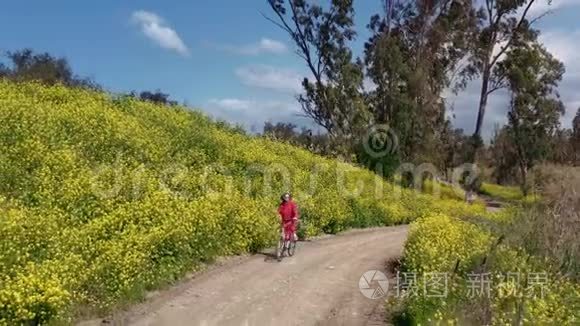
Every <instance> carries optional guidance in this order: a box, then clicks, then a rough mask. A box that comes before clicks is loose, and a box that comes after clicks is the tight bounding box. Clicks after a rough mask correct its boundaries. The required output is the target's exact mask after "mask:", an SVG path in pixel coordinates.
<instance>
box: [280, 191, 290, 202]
mask: <svg viewBox="0 0 580 326" xmlns="http://www.w3.org/2000/svg"><path fill="white" fill-rule="evenodd" d="M290 198H292V195H290V193H289V192H285V193H283V194H282V196H280V200H281V201H283V202H284V201H288V200H290Z"/></svg>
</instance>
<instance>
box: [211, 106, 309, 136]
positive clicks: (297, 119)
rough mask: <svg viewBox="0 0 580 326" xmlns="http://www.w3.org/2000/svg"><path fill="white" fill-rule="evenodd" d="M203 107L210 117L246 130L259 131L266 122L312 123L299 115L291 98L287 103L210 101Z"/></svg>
mask: <svg viewBox="0 0 580 326" xmlns="http://www.w3.org/2000/svg"><path fill="white" fill-rule="evenodd" d="M203 107H204V111H205V112H207V113H208V114H210V115H211V116H213V117H215V118H221V119H225V120H227V121H230V122H234V123H239V124H242V125H243V126H244V127H246V129H248V130H252V129H253V130H255V131H261V130H262V128H263V126H264V123H265V122H266V121H272V122H293V123H295V124H296V125H298V126H308V127H312V122H311V121H310V120H309V119H307V118H305V117H302V116H301V115H300V112H301V111H300V107H299V105H298V103H296V101H295V100H292V99H291V98H290V99H288V100H287V101H283V100H258V99H239V98H220V99H210V100H209V101H207V103H206V104H205V105H203Z"/></svg>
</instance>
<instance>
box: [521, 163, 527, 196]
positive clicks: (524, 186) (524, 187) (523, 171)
mask: <svg viewBox="0 0 580 326" xmlns="http://www.w3.org/2000/svg"><path fill="white" fill-rule="evenodd" d="M520 172H521V174H522V183H521V189H522V193H523V194H524V197H525V196H527V195H528V168H527V167H526V166H525V165H523V164H520Z"/></svg>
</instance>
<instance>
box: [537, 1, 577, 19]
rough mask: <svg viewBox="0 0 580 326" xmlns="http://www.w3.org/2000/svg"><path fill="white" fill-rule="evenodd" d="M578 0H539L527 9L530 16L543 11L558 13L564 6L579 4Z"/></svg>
mask: <svg viewBox="0 0 580 326" xmlns="http://www.w3.org/2000/svg"><path fill="white" fill-rule="evenodd" d="M579 5H580V0H539V1H536V2H535V3H534V4H533V5H532V7H531V8H530V10H529V12H528V13H529V15H530V18H534V17H537V16H538V15H541V14H543V13H545V12H548V11H551V12H553V13H558V11H561V10H562V9H564V8H569V7H574V6H579Z"/></svg>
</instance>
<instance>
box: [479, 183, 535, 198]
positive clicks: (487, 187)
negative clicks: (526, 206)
mask: <svg viewBox="0 0 580 326" xmlns="http://www.w3.org/2000/svg"><path fill="white" fill-rule="evenodd" d="M479 192H480V193H482V194H484V195H487V196H490V197H493V198H496V199H501V200H504V201H521V200H523V199H524V194H523V193H522V191H521V189H520V188H519V187H515V186H501V185H498V184H493V183H485V182H484V183H483V184H482V185H481V188H480V189H479Z"/></svg>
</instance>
